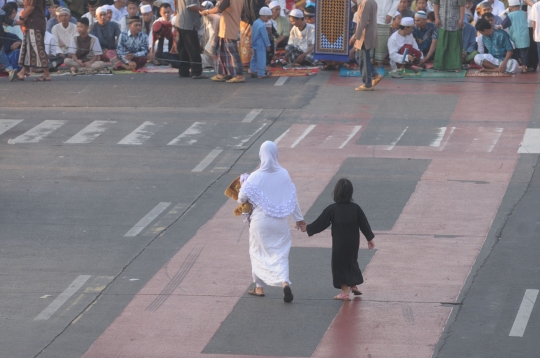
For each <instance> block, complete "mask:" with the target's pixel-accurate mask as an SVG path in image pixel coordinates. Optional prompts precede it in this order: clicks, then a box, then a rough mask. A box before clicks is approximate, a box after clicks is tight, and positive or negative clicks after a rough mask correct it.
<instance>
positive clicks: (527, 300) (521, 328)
mask: <svg viewBox="0 0 540 358" xmlns="http://www.w3.org/2000/svg"><path fill="white" fill-rule="evenodd" d="M537 296H538V290H530V289H529V290H525V295H524V296H523V301H521V306H519V310H518V313H517V315H516V319H515V321H514V325H513V326H512V329H511V330H510V334H509V336H510V337H523V334H524V333H525V328H527V323H528V322H529V318H530V317H531V313H532V310H533V307H534V303H535V302H536V297H537Z"/></svg>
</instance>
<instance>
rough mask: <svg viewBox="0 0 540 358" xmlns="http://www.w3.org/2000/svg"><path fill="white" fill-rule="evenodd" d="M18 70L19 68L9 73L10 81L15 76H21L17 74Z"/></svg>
mask: <svg viewBox="0 0 540 358" xmlns="http://www.w3.org/2000/svg"><path fill="white" fill-rule="evenodd" d="M17 72H18V71H17V70H13V71H11V73H10V74H9V82H13V80H14V79H15V77H19V76H17Z"/></svg>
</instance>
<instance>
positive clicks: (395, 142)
mask: <svg viewBox="0 0 540 358" xmlns="http://www.w3.org/2000/svg"><path fill="white" fill-rule="evenodd" d="M407 129H409V126H407V127H405V129H404V130H403V132H401V134H400V135H399V137H397V139H396V140H395V141H394V142H392V144H390V146H389V147H388V148H386V150H392V149H394V147H395V146H396V144H397V143H398V142H399V140H400V139H401V137H403V135H404V134H405V132H406V131H407Z"/></svg>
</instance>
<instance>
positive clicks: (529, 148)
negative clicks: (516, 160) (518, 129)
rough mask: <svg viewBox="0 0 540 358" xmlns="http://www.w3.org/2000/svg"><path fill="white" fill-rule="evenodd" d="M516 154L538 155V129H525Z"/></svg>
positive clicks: (539, 136) (539, 141)
mask: <svg viewBox="0 0 540 358" xmlns="http://www.w3.org/2000/svg"><path fill="white" fill-rule="evenodd" d="M518 153H540V128H527V129H526V130H525V135H524V136H523V141H522V142H521V145H520V146H519V149H518Z"/></svg>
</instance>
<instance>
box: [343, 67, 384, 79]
mask: <svg viewBox="0 0 540 358" xmlns="http://www.w3.org/2000/svg"><path fill="white" fill-rule="evenodd" d="M375 72H377V73H378V74H379V75H381V76H384V75H385V74H386V71H385V70H384V67H379V68H377V69H375ZM339 77H362V72H360V69H358V68H356V69H348V68H346V67H341V68H340V69H339Z"/></svg>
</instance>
